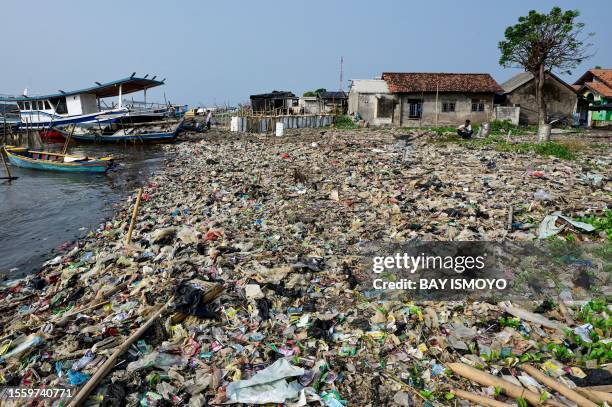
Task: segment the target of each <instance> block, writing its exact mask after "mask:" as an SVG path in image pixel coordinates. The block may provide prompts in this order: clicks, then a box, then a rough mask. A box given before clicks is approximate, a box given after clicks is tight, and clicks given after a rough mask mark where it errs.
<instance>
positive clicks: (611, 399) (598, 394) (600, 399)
mask: <svg viewBox="0 0 612 407" xmlns="http://www.w3.org/2000/svg"><path fill="white" fill-rule="evenodd" d="M575 390H576V391H577V392H578V393H580V394H582V395H583V396H584V397H586V398H588V399H589V400H591V401H592V402H594V403H597V404H603V403H604V402H605V403H608V404H610V403H612V394H610V393H606V392H603V391H597V390H588V389H583V388H581V387H576V389H575Z"/></svg>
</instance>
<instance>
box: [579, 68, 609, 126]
mask: <svg viewBox="0 0 612 407" xmlns="http://www.w3.org/2000/svg"><path fill="white" fill-rule="evenodd" d="M574 88H575V89H576V91H577V92H578V95H579V96H580V97H579V101H578V109H577V110H578V114H579V116H580V121H581V123H584V124H586V125H587V126H589V127H610V126H612V69H590V70H588V71H586V72H585V73H584V75H582V76H581V77H580V78H579V79H578V80H577V81H576V82H574Z"/></svg>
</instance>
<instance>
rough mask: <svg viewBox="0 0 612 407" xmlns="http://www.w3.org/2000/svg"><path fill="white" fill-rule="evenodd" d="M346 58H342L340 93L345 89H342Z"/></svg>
mask: <svg viewBox="0 0 612 407" xmlns="http://www.w3.org/2000/svg"><path fill="white" fill-rule="evenodd" d="M343 65H344V58H343V57H342V56H340V92H343V91H344V89H342V82H343V76H344V66H343Z"/></svg>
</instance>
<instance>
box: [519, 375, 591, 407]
mask: <svg viewBox="0 0 612 407" xmlns="http://www.w3.org/2000/svg"><path fill="white" fill-rule="evenodd" d="M521 369H522V370H523V371H525V372H526V373H528V374H529V375H530V376H532V377H533V378H534V379H536V380H537V381H539V382H540V383H542V384H545V385H546V386H548V387H550V388H551V389H553V390H555V391H556V392H559V393H560V394H562V395H563V396H565V397H567V398H568V399H570V400H572V401H574V402H576V403H578V405H579V406H580V407H597V404H595V403H593V402H592V401H591V400H589V399H587V398H586V397H584V396H581V395H580V394H578V393H577V392H575V391H574V390H572V389H570V388H569V387H567V386H566V385H565V384H563V383H561V382H558V381H557V380H555V379H553V378H552V377H549V376H546V375H545V374H544V373H542V372H541V371H539V370H538V369H536V368H535V367H533V366H531V365H521Z"/></svg>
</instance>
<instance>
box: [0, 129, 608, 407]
mask: <svg viewBox="0 0 612 407" xmlns="http://www.w3.org/2000/svg"><path fill="white" fill-rule="evenodd" d="M407 132H408V130H405V129H397V130H385V131H378V130H376V129H374V130H372V129H361V130H359V131H338V130H334V129H314V130H313V129H310V130H304V131H289V132H287V134H286V136H285V137H283V138H275V137H273V136H263V135H246V136H238V135H234V134H232V133H227V132H218V131H215V132H214V133H213V134H211V135H206V136H204V137H203V138H202V139H201V140H188V141H183V142H181V143H177V144H169V145H164V146H163V147H162V148H163V150H164V158H163V164H162V167H161V168H159V169H158V170H157V171H156V172H155V174H154V175H153V176H151V177H149V178H148V179H147V180H145V181H144V192H145V193H144V195H143V202H142V206H141V208H140V211H139V213H138V221H137V223H136V227H135V229H134V235H133V238H132V244H131V245H130V246H129V247H126V246H125V245H124V243H123V242H124V239H125V233H126V231H127V227H128V225H129V219H130V216H131V210H132V204H133V202H134V197H135V194H134V193H132V194H131V199H130V200H129V202H125V201H123V203H122V204H121V205H120V207H119V208H117V210H116V212H115V213H114V215H113V216H112V218H111V219H110V220H109V221H107V222H105V223H104V225H105V227H104V230H103V231H102V232H100V233H97V234H95V236H93V237H91V238H86V239H81V240H80V242H79V245H77V248H73V249H72V250H71V251H69V252H68V253H65V254H64V255H62V258H61V262H59V263H57V264H47V265H46V266H44V267H42V268H41V271H40V272H39V273H36V274H35V275H32V276H28V277H26V278H25V279H24V280H23V281H22V283H21V284H20V285H18V286H16V287H13V288H12V289H11V290H7V289H5V288H3V289H2V291H0V292H1V293H2V297H3V302H4V303H3V309H4V310H5V316H4V317H2V318H1V319H0V321H1V323H2V337H3V340H6V339H7V338H10V337H12V336H13V335H14V334H15V333H17V332H27V333H29V334H30V335H31V336H32V335H33V336H36V337H39V338H40V341H41V342H40V343H37V344H36V345H32V347H30V348H27V349H26V350H24V351H23V352H22V353H20V354H19V355H15V357H13V358H10V359H6V360H5V361H4V364H3V365H2V366H1V369H2V374H3V375H4V377H5V380H6V382H5V383H8V384H9V385H19V384H20V383H22V381H23V375H24V374H23V370H22V369H20V368H19V362H20V360H22V358H23V357H24V356H25V355H28V354H30V355H37V357H36V358H33V359H32V360H31V362H30V368H31V369H34V370H36V372H37V374H38V376H39V377H40V379H37V380H34V381H33V382H32V383H33V384H34V385H42V384H44V385H46V386H50V385H55V386H56V387H57V386H58V385H62V386H73V387H74V388H75V389H76V388H78V387H80V386H82V385H83V383H85V381H86V380H87V379H88V378H89V377H90V376H91V375H92V374H93V373H94V372H96V371H97V369H98V368H99V367H100V366H101V365H102V364H103V363H104V362H105V360H106V358H108V357H109V356H110V355H111V354H112V351H113V350H115V349H116V348H117V347H118V346H119V345H120V344H121V343H122V342H123V341H125V340H126V339H127V338H128V337H129V336H130V334H131V333H133V332H135V331H136V330H137V329H138V328H139V327H140V326H142V325H143V324H144V323H145V322H146V321H147V319H148V317H149V316H151V315H152V314H153V313H154V312H155V310H156V309H157V308H158V307H159V306H161V305H163V304H166V303H167V302H168V301H170V299H171V298H172V299H173V300H172V302H173V304H174V305H175V308H173V309H172V311H171V314H169V315H163V316H162V318H161V319H160V321H159V322H156V323H154V325H153V327H152V328H150V329H149V330H148V331H147V332H146V333H145V334H144V335H143V336H142V337H141V338H140V339H141V340H142V341H144V343H142V342H138V344H136V345H134V347H133V348H131V349H130V351H128V352H127V353H126V354H125V355H123V356H121V358H122V360H123V362H121V364H120V366H119V367H117V368H116V369H114V370H113V372H112V373H110V374H109V375H108V376H107V377H106V379H105V380H104V381H103V384H102V385H101V386H100V387H99V388H98V389H97V391H100V392H103V391H106V392H107V394H114V393H113V392H115V391H116V390H117V389H116V388H115V387H116V386H118V384H117V383H119V384H121V386H122V389H123V391H124V393H125V394H126V397H127V394H133V393H134V392H136V393H138V394H139V397H145V398H146V397H153V396H151V395H149V396H147V395H146V391H149V392H157V393H158V394H162V393H163V391H162V390H163V389H161V390H160V389H159V388H158V387H157V386H153V387H152V388H149V389H148V390H143V387H142V384H141V381H144V380H145V376H147V372H149V371H150V367H151V366H156V367H157V369H162V370H166V371H169V372H170V373H169V376H170V378H169V379H168V380H166V381H162V382H163V383H166V384H168V385H170V386H171V387H173V389H174V390H169V389H167V388H166V390H168V392H169V394H170V395H171V396H170V397H169V400H171V399H173V397H178V398H179V399H181V400H183V401H186V400H187V399H190V400H195V399H200V397H204V396H203V395H204V394H206V396H207V398H208V397H210V398H213V399H216V400H217V401H221V400H222V399H223V396H224V394H225V393H224V389H225V384H227V382H232V381H235V380H238V379H239V378H241V377H242V375H243V374H245V375H247V376H248V375H249V374H252V373H253V372H254V371H255V370H259V368H261V367H265V366H269V365H270V364H272V363H273V362H274V361H276V360H277V359H279V358H283V357H286V358H289V360H297V362H296V363H298V364H299V365H300V366H302V367H303V368H304V369H306V370H308V371H316V370H317V368H318V367H322V366H323V365H325V366H327V367H326V368H325V369H327V370H326V372H327V373H328V376H326V377H327V378H328V379H327V380H328V381H327V382H326V381H325V380H326V379H325V378H323V380H322V382H321V383H320V384H319V386H317V387H318V388H319V389H323V390H320V391H319V394H318V396H319V397H326V396H325V394H333V393H331V392H333V391H334V390H335V391H337V392H338V394H339V395H340V396H342V397H344V399H346V400H349V401H350V404H351V405H353V403H355V402H357V403H359V402H363V401H364V400H367V401H369V402H376V401H375V400H374V399H373V395H374V394H375V392H374V388H373V387H370V386H375V384H373V382H374V381H375V380H378V381H379V384H381V383H382V382H383V381H384V382H385V386H382V388H381V390H380V391H381V394H379V397H384V398H385V399H387V400H391V399H393V397H394V394H396V393H397V392H398V391H404V390H402V389H403V386H399V387H398V386H397V383H396V384H395V386H394V385H393V384H392V383H393V382H394V380H393V379H389V378H388V377H385V375H387V376H388V375H392V376H394V377H395V376H397V377H400V379H401V380H402V381H404V383H407V381H408V379H409V378H408V377H402V374H403V373H402V372H404V368H407V367H408V366H413V367H414V366H417V367H418V368H419V370H421V372H420V373H419V377H420V375H421V374H426V373H427V370H429V373H428V376H427V375H426V376H427V378H426V379H422V380H425V382H426V384H427V386H428V387H431V388H432V389H433V388H435V387H436V386H435V383H436V379H435V377H436V376H437V375H439V374H440V373H439V369H440V367H436V366H442V365H443V360H441V359H445V358H447V360H446V361H448V360H454V361H459V360H460V361H462V362H464V363H466V360H467V361H469V360H470V358H468V359H466V358H465V357H464V356H462V352H464V351H465V349H462V345H461V344H459V342H464V345H465V346H466V349H467V344H469V342H470V341H475V338H476V336H478V335H483V336H484V337H487V338H489V339H490V341H489V342H490V343H488V344H487V346H489V347H490V346H493V344H494V343H496V341H498V342H499V341H501V340H502V337H506V336H508V338H511V346H510V345H508V343H506V344H505V345H508V346H510V348H511V349H512V350H513V351H514V353H513V354H516V355H518V354H519V353H518V352H519V351H521V350H522V351H524V352H526V351H527V349H530V346H531V347H533V346H534V345H533V344H532V343H530V342H529V341H527V340H525V339H521V334H520V329H519V328H520V327H519V326H516V327H514V326H499V325H498V326H497V328H495V329H493V330H490V329H489V330H487V328H486V326H482V323H483V322H484V321H487V320H489V321H491V320H497V318H500V317H502V316H506V315H507V314H506V311H505V308H503V307H502V306H500V305H492V304H487V303H486V302H472V303H467V302H453V303H443V302H432V301H426V302H411V301H410V300H409V298H404V299H403V300H389V301H383V302H379V301H378V300H377V299H376V298H369V299H368V298H367V297H364V295H363V294H362V293H360V292H358V291H356V290H355V289H354V288H355V285H354V282H355V279H356V280H358V281H363V279H364V273H365V271H364V270H363V269H360V268H359V266H358V263H357V262H356V261H355V260H356V258H357V257H358V256H359V255H360V252H361V246H360V245H361V243H362V242H363V241H368V240H369V241H377V240H380V241H384V242H397V241H407V240H410V239H416V238H418V239H422V240H432V241H435V240H438V241H444V240H474V241H478V240H492V241H499V240H501V239H509V240H517V241H520V240H525V239H531V238H533V233H534V230H533V229H529V228H526V229H522V228H516V229H511V230H508V228H507V213H508V209H507V205H508V204H512V205H514V206H515V207H517V208H518V207H519V206H520V204H524V205H525V208H524V209H523V210H524V212H519V211H517V212H516V214H515V217H516V218H517V219H518V220H520V221H521V222H522V223H526V220H527V219H529V218H533V221H534V223H535V222H538V223H539V222H540V221H541V220H542V219H543V218H544V216H545V215H547V214H549V213H550V212H552V210H554V209H559V210H561V211H563V210H565V212H564V213H567V212H569V211H572V212H573V213H571V214H569V213H568V215H571V216H575V214H576V213H579V212H584V211H587V212H589V209H602V208H603V207H605V205H606V204H607V205H608V207H609V203H610V202H609V198H606V195H605V191H603V190H601V189H597V188H595V187H593V186H589V185H582V184H580V174H582V171H581V166H582V165H583V161H584V160H583V159H580V160H579V161H578V162H573V161H567V162H566V161H562V160H559V159H554V158H550V157H539V156H536V155H534V154H533V153H514V152H503V151H497V150H495V149H493V148H489V147H487V146H484V147H482V146H478V147H477V148H475V149H471V148H466V147H465V145H463V144H454V143H450V144H435V143H434V144H432V143H431V141H429V140H426V137H427V136H425V137H421V136H419V137H418V138H414V140H412V141H410V142H409V143H406V140H407V139H404V143H403V144H402V143H401V141H402V138H401V137H400V136H402V135H403V134H406V133H407ZM413 136H414V135H413ZM468 146H469V145H468ZM406 149H408V151H409V152H410V153H409V156H408V158H407V159H406V151H407V150H406ZM169 151H170V154H172V157H171V158H168V157H166V155H167V154H168V152H169ZM584 154H590V153H586V152H585V153H584ZM441 162H444V163H447V164H448V165H449V166H450V168H456V169H457V171H452V170H451V171H448V170H445V169H443V168H441V167H440V166H439V164H440V163H441ZM602 167H603V166H599V167H597V165H596V164H595V163H594V164H593V168H595V169H594V170H593V171H595V170H598V171H599V172H601V171H602V170H601V168H602ZM461 168H463V169H465V171H463V172H461V171H459V170H460V169H461ZM608 168H609V166H608ZM469 171H471V172H473V173H468V172H469ZM536 171H541V172H542V173H543V174H544V176H540V175H537V174H539V173H536ZM609 171H610V170H609V169H608V170H607V172H606V171H605V170H604V171H603V174H604V175H605V176H606V177H607V178H608V179H609V178H610V173H609ZM533 174H536V175H533ZM515 183H516V184H518V185H521V187H520V188H521V189H520V190H514V189H512V188H513V185H514V184H515ZM539 190H545V192H547V193H549V194H551V195H554V196H553V197H552V199H551V200H552V203H551V202H550V201H548V202H546V201H542V202H540V201H537V200H536V199H534V198H533V194H534V193H537V192H538V191H539ZM491 191H492V192H493V193H492V194H491V193H490V192H491ZM587 191H588V193H587ZM585 196H586V198H585ZM578 238H580V239H590V240H594V241H598V242H602V241H603V242H605V240H604V239H602V237H601V236H598V235H578ZM596 278H598V279H599V278H601V276H599V275H596ZM218 286H222V287H223V288H224V290H225V291H224V293H222V294H220V295H218V297H215V299H214V301H211V302H209V303H206V302H204V301H203V300H202V297H203V296H204V294H205V293H207V292H209V291H210V290H211V289H214V288H215V287H218ZM118 288H119V290H118V291H117V289H118ZM9 299H10V300H11V303H10V304H7V302H8V300H9ZM20 299H21V301H20ZM101 303H104V304H103V305H99V304H101ZM177 304H179V305H177ZM7 306H8V307H10V308H8V309H7ZM458 306H461V307H462V309H463V311H462V312H459V311H457V310H456V308H457V307H458ZM381 307H382V308H383V309H382V310H381ZM8 310H13V311H12V312H14V313H15V314H16V315H18V316H19V318H17V319H15V318H7V315H6V314H7V313H6V311H8ZM556 312H557V314H554V313H553V314H548V316H547V318H560V319H562V320H563V323H567V318H566V317H565V318H564V317H563V315H562V313H559V312H561V311H556ZM572 312H575V310H573V311H572ZM8 316H9V317H10V315H8ZM568 316H570V319H571V313H570V314H568ZM574 316H575V313H574ZM462 320H463V323H464V325H465V326H464V327H465V329H468V330H469V334H467V333H466V334H465V337H461V336H456V334H453V333H452V332H453V329H452V327H453V326H455V325H453V324H457V323H459V321H462ZM522 323H523V324H524V327H528V328H529V331H528V332H529V333H530V335H535V334H537V335H538V336H539V337H542V336H543V335H544V331H542V328H539V327H538V324H537V323H535V322H533V321H529V320H528V319H525V320H524V321H523V322H522ZM37 327H41V329H40V330H37V329H32V328H37ZM459 331H460V329H458V328H457V332H459ZM417 332H421V334H422V333H423V332H426V334H425V337H421V334H419V335H417V334H416V333H417ZM504 332H505V334H503V335H502V333H504ZM546 335H547V336H546V337H548V338H550V339H551V340H552V339H554V340H558V339H559V338H563V333H560V332H558V331H555V330H554V329H553V330H546ZM15 337H16V336H15ZM432 338H435V339H436V340H435V343H433V342H431V341H432ZM422 345H425V347H424V348H423V346H422ZM502 345H503V344H502ZM14 346H15V344H12V348H13V349H14ZM479 346H481V348H482V349H484V348H483V347H484V346H485V345H484V344H483V345H479ZM495 346H497V345H495ZM495 346H493V347H495ZM508 346H506V347H508ZM438 348H439V349H438ZM92 349H93V350H92ZM482 349H481V352H480V355H476V354H474V355H470V356H473V358H471V359H474V360H472V362H473V363H477V362H478V363H480V359H478V358H483V356H482V355H483V351H482ZM9 352H10V351H9ZM428 352H429V356H424V354H428ZM432 352H433V353H432ZM383 354H384V356H381V355H383ZM168 355H174V356H176V357H170V356H168ZM177 355H180V357H178V356H177ZM357 355H358V357H357ZM432 355H434V356H432ZM442 355H443V357H442ZM5 356H6V355H5ZM0 357H3V356H2V355H0ZM440 358H441V359H440ZM475 358H476V359H475ZM382 359H384V360H385V366H388V367H383V368H379V367H376V366H379V364H380V363H382V362H381V360H382ZM477 359H478V360H477ZM58 361H62V363H60V366H59V370H58V367H57V364H56V362H58ZM321 361H325V363H323V364H321ZM426 361H428V362H427V363H425V362H426ZM482 361H483V363H485V365H489V364H493V363H492V362H491V363H489V362H486V361H485V359H482ZM389 362H391V363H389ZM574 364H577V363H574ZM75 365H76V366H77V367H76V368H75ZM81 365H82V366H81ZM249 366H250V367H249ZM253 366H258V367H259V368H258V369H255V368H254V367H253ZM583 367H584V366H583ZM168 369H169V370H168ZM249 369H250V370H249ZM380 369H382V370H380ZM68 372H78V373H80V374H82V375H84V376H79V375H76V374H72V376H68ZM249 372H250V373H249ZM364 372H371V373H364ZM434 372H437V373H434ZM332 373H333V374H332ZM378 373H380V375H379V374H378ZM177 375H179V376H184V377H183V379H184V380H183V382H184V383H182V384H181V382H182V381H181V380H179V379H177V377H178V376H177ZM73 376H74V377H77V378H75V379H74V380H72V378H73ZM85 376H87V377H85ZM134 377H138V378H139V379H138V380H140V381H138V380H137V381H136V382H134ZM381 377H382V378H384V380H383V379H381ZM111 378H112V379H113V382H112V383H111V382H110V381H109V380H110V379H111ZM332 378H333V380H332ZM375 378H378V379H375ZM319 379H320V377H319ZM71 380H72V381H71ZM206 383H207V384H206ZM312 383H313V382H312V381H310V382H307V384H305V385H304V386H306V387H308V386H309V385H312ZM205 384H206V385H205ZM189 386H191V387H189ZM375 387H377V386H375ZM198 389H199V391H197V390H198ZM324 393H325V394H324ZM414 396H415V395H414V394H413V395H412V396H411V397H414ZM328 397H329V396H328ZM334 397H335V396H334ZM163 398H166V397H163ZM128 401H129V402H130V403H132V402H133V403H136V402H138V400H133V399H131V398H129V397H128ZM196 405H197V404H196Z"/></svg>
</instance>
